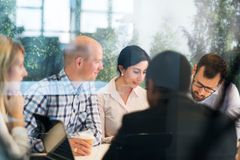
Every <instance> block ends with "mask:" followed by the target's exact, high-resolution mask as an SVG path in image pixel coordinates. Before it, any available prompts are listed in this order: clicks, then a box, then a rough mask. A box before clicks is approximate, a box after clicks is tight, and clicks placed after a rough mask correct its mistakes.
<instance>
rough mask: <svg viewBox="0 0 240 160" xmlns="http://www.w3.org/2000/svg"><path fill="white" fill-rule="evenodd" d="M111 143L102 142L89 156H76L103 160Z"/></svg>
mask: <svg viewBox="0 0 240 160" xmlns="http://www.w3.org/2000/svg"><path fill="white" fill-rule="evenodd" d="M109 146H110V144H101V145H99V146H96V147H93V149H92V152H91V154H90V155H89V156H75V160H101V159H102V158H103V156H104V154H105V153H106V152H107V150H108V148H109Z"/></svg>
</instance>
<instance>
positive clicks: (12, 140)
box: [0, 114, 30, 158]
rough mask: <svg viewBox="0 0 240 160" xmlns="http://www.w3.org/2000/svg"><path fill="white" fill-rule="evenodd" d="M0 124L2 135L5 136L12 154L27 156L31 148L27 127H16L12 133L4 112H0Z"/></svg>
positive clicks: (0, 134) (20, 156) (17, 156)
mask: <svg viewBox="0 0 240 160" xmlns="http://www.w3.org/2000/svg"><path fill="white" fill-rule="evenodd" d="M0 126H1V127H0V136H1V137H3V141H5V143H6V145H7V147H8V150H9V152H10V154H11V155H13V156H14V157H16V158H22V157H24V156H26V154H27V152H28V151H29V149H30V144H29V139H28V135H27V129H26V128H24V127H14V128H13V129H12V131H11V134H10V133H9V131H8V128H7V125H6V123H5V121H4V117H3V115H2V114H0Z"/></svg>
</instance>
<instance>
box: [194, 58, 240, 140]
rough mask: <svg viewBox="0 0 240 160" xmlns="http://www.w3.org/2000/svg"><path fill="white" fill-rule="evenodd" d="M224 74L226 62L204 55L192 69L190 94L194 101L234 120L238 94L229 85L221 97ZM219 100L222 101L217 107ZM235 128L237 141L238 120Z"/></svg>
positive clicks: (239, 110)
mask: <svg viewBox="0 0 240 160" xmlns="http://www.w3.org/2000/svg"><path fill="white" fill-rule="evenodd" d="M226 72H227V65H226V62H225V61H224V60H223V59H222V58H221V57H220V56H218V55H217V54H213V53H209V54H206V55H204V56H203V57H202V58H201V59H200V61H199V62H198V64H197V65H195V66H194V68H193V72H192V86H191V93H192V97H193V99H194V100H195V101H197V102H199V103H202V104H205V105H208V106H209V107H211V108H212V109H219V110H220V111H222V112H224V113H226V114H227V115H228V116H230V117H231V118H236V117H238V115H239V114H240V98H239V92H238V89H237V88H236V86H235V85H234V84H233V83H230V84H229V86H228V87H227V90H226V93H225V97H223V90H224V89H223V87H224V85H223V84H224V81H225V78H226ZM221 98H224V100H223V103H222V104H221V105H220V106H219V103H220V101H221ZM236 128H237V137H238V139H239V138H240V121H239V118H238V120H237V122H236Z"/></svg>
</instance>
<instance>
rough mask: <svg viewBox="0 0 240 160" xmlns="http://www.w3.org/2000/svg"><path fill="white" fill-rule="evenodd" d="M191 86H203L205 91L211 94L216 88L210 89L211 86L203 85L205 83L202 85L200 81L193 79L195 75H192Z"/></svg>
mask: <svg viewBox="0 0 240 160" xmlns="http://www.w3.org/2000/svg"><path fill="white" fill-rule="evenodd" d="M192 86H195V87H197V88H203V90H204V91H205V92H207V93H210V94H212V93H214V92H216V91H217V87H216V89H212V88H210V87H208V86H205V85H203V84H202V83H201V82H199V81H197V80H195V76H194V78H193V82H192ZM206 89H207V90H206Z"/></svg>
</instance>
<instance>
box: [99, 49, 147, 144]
mask: <svg viewBox="0 0 240 160" xmlns="http://www.w3.org/2000/svg"><path fill="white" fill-rule="evenodd" d="M149 61H150V58H149V56H148V54H147V53H146V52H145V51H144V50H143V49H142V48H140V47H138V46H135V45H133V46H127V47H125V48H124V49H123V50H122V51H121V52H120V54H119V57H118V61H117V62H118V64H117V70H118V72H119V75H118V76H117V77H114V78H113V79H112V80H111V81H110V82H109V83H108V84H107V85H106V86H105V87H104V88H103V89H101V90H100V94H99V107H100V114H101V115H100V116H101V119H102V128H103V134H102V135H103V136H104V137H103V142H110V141H111V139H112V137H113V136H114V135H115V134H116V133H117V131H118V129H119V127H120V126H121V121H122V117H123V115H125V114H127V113H130V112H134V111H139V110H143V109H146V108H148V102H147V99H146V90H145V89H143V88H142V87H140V86H139V85H140V84H141V83H142V82H143V81H144V79H145V74H146V70H147V67H148V63H149Z"/></svg>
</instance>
